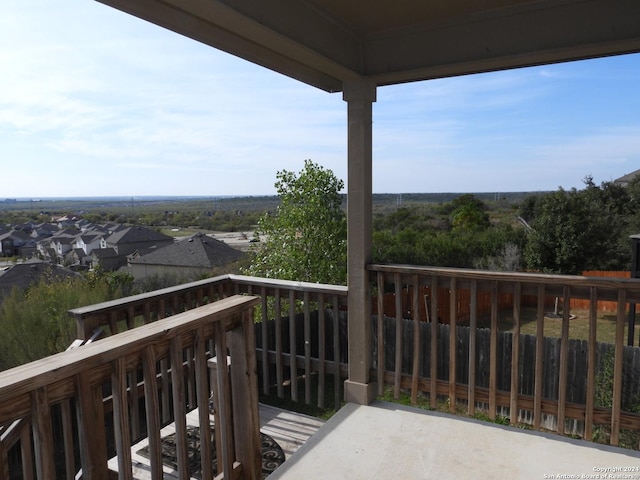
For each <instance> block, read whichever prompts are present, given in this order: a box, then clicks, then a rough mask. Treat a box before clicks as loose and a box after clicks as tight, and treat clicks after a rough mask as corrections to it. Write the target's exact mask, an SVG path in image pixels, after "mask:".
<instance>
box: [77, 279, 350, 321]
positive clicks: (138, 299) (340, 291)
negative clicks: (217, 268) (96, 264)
mask: <svg viewBox="0 0 640 480" xmlns="http://www.w3.org/2000/svg"><path fill="white" fill-rule="evenodd" d="M220 283H235V284H242V285H254V286H258V287H267V288H281V289H284V290H297V291H308V292H313V293H325V294H331V295H339V296H346V295H347V292H348V289H347V287H346V286H343V285H327V284H322V283H310V282H295V281H290V280H278V279H272V278H261V277H250V276H245V275H230V274H228V275H220V276H217V277H212V278H206V279H204V280H198V281H195V282H190V283H184V284H181V285H176V286H174V287H167V288H162V289H160V290H154V291H152V292H147V293H140V294H138V295H131V296H129V297H124V298H119V299H117V300H110V301H108V302H102V303H96V304H93V305H87V306H84V307H78V308H74V309H72V310H69V315H70V316H72V317H73V318H83V317H86V316H87V315H96V314H100V313H103V312H109V311H111V310H114V309H118V308H122V307H127V306H133V305H141V304H144V303H146V302H149V301H152V300H155V299H160V298H163V297H168V296H171V295H176V294H179V293H182V292H185V291H188V290H193V289H198V288H201V287H204V286H210V285H217V284H220Z"/></svg>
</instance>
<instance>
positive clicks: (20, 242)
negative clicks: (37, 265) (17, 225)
mask: <svg viewBox="0 0 640 480" xmlns="http://www.w3.org/2000/svg"><path fill="white" fill-rule="evenodd" d="M35 253H36V241H35V240H34V239H33V238H32V237H31V235H29V234H28V233H26V232H23V231H22V230H11V231H9V232H6V233H3V234H0V256H3V257H13V256H16V257H31V256H33V255H34V254H35Z"/></svg>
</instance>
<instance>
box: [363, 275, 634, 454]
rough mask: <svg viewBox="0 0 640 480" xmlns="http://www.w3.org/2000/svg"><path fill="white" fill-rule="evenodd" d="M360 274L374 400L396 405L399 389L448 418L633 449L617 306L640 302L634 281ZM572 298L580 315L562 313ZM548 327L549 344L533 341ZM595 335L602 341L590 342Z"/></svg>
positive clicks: (629, 356)
mask: <svg viewBox="0 0 640 480" xmlns="http://www.w3.org/2000/svg"><path fill="white" fill-rule="evenodd" d="M368 268H369V271H370V275H371V282H372V286H373V287H372V288H373V291H374V293H375V298H376V300H375V304H374V306H373V310H374V313H376V312H382V313H384V315H377V316H376V320H375V324H374V327H373V329H374V332H375V333H374V337H375V338H374V344H375V347H374V358H373V365H374V370H375V376H376V377H377V378H378V380H379V382H378V388H379V393H380V394H382V393H383V391H384V388H385V385H388V386H391V387H392V388H393V391H394V395H395V396H396V397H398V396H399V395H400V393H401V390H404V389H406V391H409V392H410V394H411V399H412V401H413V402H416V401H417V397H418V395H419V394H424V395H426V396H428V397H429V399H430V404H431V406H432V407H433V408H436V407H437V406H438V404H439V403H440V402H441V401H445V402H446V403H448V405H449V407H448V408H449V409H450V410H451V411H452V412H454V411H456V410H457V409H459V408H460V407H461V406H463V407H464V408H465V410H466V412H467V413H468V414H471V415H474V414H476V413H477V409H478V407H481V408H483V409H484V410H485V411H486V414H487V415H488V416H489V418H491V419H496V417H497V416H498V415H500V416H504V417H508V418H509V421H510V422H511V423H512V424H519V423H529V424H531V425H532V426H533V428H535V429H540V428H552V429H554V430H555V431H557V432H558V433H560V434H563V435H564V434H575V435H579V436H581V437H584V438H586V439H590V440H591V439H597V440H598V441H607V442H608V443H610V444H612V445H620V444H624V445H625V446H630V447H631V448H635V449H638V444H639V442H640V415H638V413H637V412H639V411H640V382H638V378H639V374H640V352H639V350H640V349H639V348H638V347H633V346H625V343H626V342H625V325H626V323H627V319H628V318H627V312H628V311H629V306H630V305H631V304H632V303H637V302H640V281H638V280H630V279H615V278H602V277H600V278H596V277H580V276H560V275H537V274H520V273H498V272H484V271H478V270H464V269H451V268H427V267H414V266H400V265H370V266H369V267H368ZM575 299H581V300H586V301H587V302H588V305H589V308H588V310H587V311H580V312H577V311H571V309H570V305H571V304H572V300H575ZM602 301H614V302H616V304H617V312H616V314H615V316H614V318H613V320H611V319H607V318H602V317H603V315H602V314H599V312H598V303H599V302H602ZM558 303H559V304H560V305H561V310H562V311H561V312H560V314H559V315H558V314H557V311H558V310H559V309H557V308H556V305H558ZM574 314H578V315H579V317H580V318H579V319H576V318H574ZM572 322H573V323H572ZM576 322H581V324H583V328H584V329H585V330H584V331H583V332H582V333H581V334H580V338H576V337H577V336H576V335H575V334H573V335H570V332H571V331H572V329H571V328H570V327H571V326H572V325H573V324H574V323H576ZM551 323H555V324H557V327H558V334H557V338H552V337H551V336H550V335H549V332H548V331H545V328H547V329H548V328H549V326H550V325H551ZM632 324H633V323H632ZM525 325H526V327H527V333H526V334H525V333H524V332H523V329H524V328H525ZM605 328H607V329H609V328H610V329H612V330H614V333H613V335H612V337H613V340H609V341H606V342H603V341H599V340H600V337H601V335H602V333H604V331H603V330H604V329H605ZM631 338H634V336H633V332H632V333H631Z"/></svg>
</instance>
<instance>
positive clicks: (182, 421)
mask: <svg viewBox="0 0 640 480" xmlns="http://www.w3.org/2000/svg"><path fill="white" fill-rule="evenodd" d="M182 353H183V350H182V337H181V336H180V335H177V336H175V337H174V338H172V339H171V342H170V355H171V391H172V393H173V419H174V425H175V427H176V434H175V439H176V461H177V464H178V475H179V478H180V480H188V479H189V477H190V472H189V454H188V452H187V409H186V406H185V398H184V380H183V371H182Z"/></svg>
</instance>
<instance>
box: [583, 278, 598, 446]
mask: <svg viewBox="0 0 640 480" xmlns="http://www.w3.org/2000/svg"><path fill="white" fill-rule="evenodd" d="M597 325H598V290H597V288H596V287H591V288H590V289H589V357H588V359H587V401H586V405H585V415H584V438H585V440H592V438H593V408H594V405H595V392H596V366H597V365H596V348H597V344H596V342H597V339H598V331H597Z"/></svg>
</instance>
